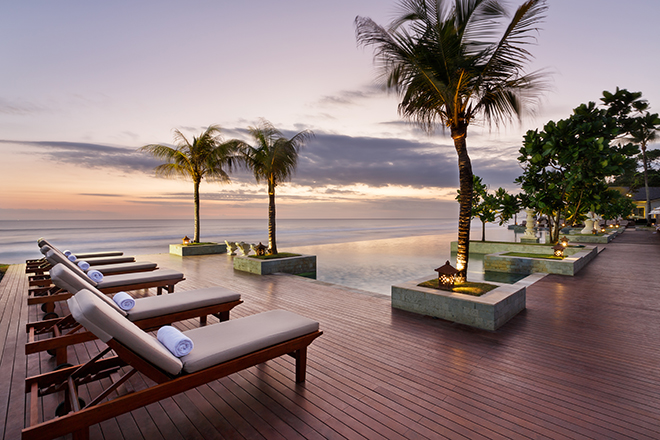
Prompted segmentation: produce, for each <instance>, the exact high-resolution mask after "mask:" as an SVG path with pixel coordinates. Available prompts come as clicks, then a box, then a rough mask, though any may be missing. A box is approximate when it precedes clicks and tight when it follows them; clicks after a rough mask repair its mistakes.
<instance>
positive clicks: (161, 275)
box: [96, 269, 183, 290]
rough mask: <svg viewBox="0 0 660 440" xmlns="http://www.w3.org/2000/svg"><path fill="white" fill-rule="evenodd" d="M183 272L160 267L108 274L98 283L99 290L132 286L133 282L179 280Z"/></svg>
mask: <svg viewBox="0 0 660 440" xmlns="http://www.w3.org/2000/svg"><path fill="white" fill-rule="evenodd" d="M182 279H183V274H182V273H181V272H177V271H175V270H170V269H158V270H156V271H154V272H138V273H124V274H120V275H108V276H107V277H104V278H103V280H101V282H100V283H98V284H97V285H96V288H97V289H99V290H103V289H108V288H111V287H123V286H130V285H131V284H141V283H154V282H159V281H168V280H170V281H179V280H182Z"/></svg>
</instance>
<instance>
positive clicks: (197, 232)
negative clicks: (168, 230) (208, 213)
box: [193, 180, 201, 243]
mask: <svg viewBox="0 0 660 440" xmlns="http://www.w3.org/2000/svg"><path fill="white" fill-rule="evenodd" d="M200 182H201V181H199V180H195V182H194V184H195V191H194V194H193V197H194V199H195V235H194V238H193V243H199V184H200Z"/></svg>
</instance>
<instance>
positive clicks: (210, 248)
mask: <svg viewBox="0 0 660 440" xmlns="http://www.w3.org/2000/svg"><path fill="white" fill-rule="evenodd" d="M226 252H227V245H225V244H220V243H212V244H195V245H192V246H191V245H185V244H171V245H170V254H174V255H180V256H182V257H188V256H190V255H210V254H224V253H226Z"/></svg>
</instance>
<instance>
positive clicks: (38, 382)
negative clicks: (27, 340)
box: [22, 331, 323, 440]
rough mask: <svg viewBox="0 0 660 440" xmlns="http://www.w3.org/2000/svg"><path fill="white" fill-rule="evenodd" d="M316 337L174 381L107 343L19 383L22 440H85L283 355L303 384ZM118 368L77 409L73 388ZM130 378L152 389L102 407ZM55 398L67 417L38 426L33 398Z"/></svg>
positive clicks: (305, 337)
mask: <svg viewBox="0 0 660 440" xmlns="http://www.w3.org/2000/svg"><path fill="white" fill-rule="evenodd" d="M322 334H323V332H321V331H315V332H312V333H309V334H307V335H303V336H300V337H298V338H294V339H291V340H289V341H285V342H282V343H280V344H276V345H273V346H270V347H267V348H264V349H262V350H259V351H255V352H253V353H250V354H247V355H245V356H241V357H238V358H236V359H232V360H230V361H227V362H223V363H221V364H218V365H214V366H212V367H209V368H207V369H204V370H201V371H198V372H195V373H191V374H185V373H183V374H181V375H179V376H176V377H172V376H171V375H169V374H167V373H165V372H163V371H162V370H160V369H158V368H156V367H155V366H154V365H153V364H151V363H150V362H148V361H146V360H145V359H143V358H142V357H140V356H139V355H138V354H136V353H134V352H133V351H132V350H130V349H128V348H127V347H125V346H124V345H122V344H121V343H119V342H118V341H116V340H114V339H111V340H110V341H108V349H107V350H104V351H102V352H101V353H99V355H97V356H96V357H95V358H93V359H91V360H90V361H89V362H87V363H86V364H84V365H77V366H74V367H70V368H66V369H62V370H57V371H53V372H51V373H45V374H42V375H39V376H34V377H30V378H27V379H26V380H25V392H26V394H29V395H30V406H29V408H30V409H29V414H28V427H26V428H25V429H24V430H23V432H22V439H23V440H48V439H53V438H57V437H60V436H63V435H65V434H68V433H72V434H73V438H74V439H75V440H86V439H88V438H89V427H90V426H92V425H95V424H97V423H100V422H102V421H104V420H108V419H111V418H114V417H117V416H119V415H121V414H124V413H127V412H129V411H133V410H135V409H138V408H141V407H143V406H145V405H149V404H152V403H155V402H158V401H159V400H162V399H165V398H167V397H170V396H173V395H176V394H179V393H182V392H184V391H187V390H190V389H192V388H196V387H198V386H201V385H204V384H205V383H208V382H211V381H213V380H217V379H220V378H222V377H225V376H228V375H230V374H233V373H236V372H238V371H241V370H244V369H246V368H249V367H252V366H254V365H258V364H261V363H263V362H266V361H268V360H271V359H274V358H276V357H280V356H283V355H285V354H288V355H291V356H293V357H294V358H295V360H296V382H297V383H301V382H304V381H305V376H306V370H307V347H308V346H309V345H310V344H311V343H312V342H313V341H314V339H316V338H318V337H319V336H321V335H322ZM110 349H112V350H114V351H115V353H116V354H117V356H113V357H110V358H105V359H103V358H102V357H103V356H105V355H106V354H107V353H108V352H109V350H110ZM124 365H129V367H128V368H130V369H129V371H127V372H126V373H124V374H123V376H121V377H120V378H119V379H118V380H115V381H113V383H112V384H111V385H110V386H108V387H107V388H105V390H104V391H102V392H101V393H100V394H99V395H98V396H96V397H94V398H93V399H92V401H91V402H90V403H88V404H87V405H86V406H85V407H84V408H80V406H79V402H78V386H79V385H83V384H85V383H89V382H91V381H95V380H99V379H102V378H108V377H111V375H113V374H115V373H117V372H118V369H119V368H120V367H122V366H124ZM135 372H139V373H141V374H143V375H144V376H146V377H148V378H149V379H151V380H152V381H154V382H155V383H156V384H155V385H153V386H151V387H149V388H146V389H143V390H140V391H135V392H132V393H128V394H124V395H121V396H118V397H116V398H114V399H112V400H107V401H105V399H107V398H108V397H109V396H110V395H112V393H113V392H115V391H117V389H118V388H119V387H120V386H121V385H122V384H124V383H125V382H126V381H127V380H128V378H130V376H132V375H133V374H135ZM55 392H63V393H64V396H65V402H66V405H68V406H69V408H70V409H72V411H71V412H69V413H68V414H67V415H64V416H61V417H57V418H54V419H51V420H47V421H42V422H41V423H39V397H40V396H42V395H46V394H51V393H55Z"/></svg>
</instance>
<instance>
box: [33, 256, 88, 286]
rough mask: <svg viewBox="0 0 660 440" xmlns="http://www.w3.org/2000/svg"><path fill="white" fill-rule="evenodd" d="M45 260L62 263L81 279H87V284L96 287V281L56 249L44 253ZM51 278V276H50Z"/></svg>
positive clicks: (51, 262) (54, 263)
mask: <svg viewBox="0 0 660 440" xmlns="http://www.w3.org/2000/svg"><path fill="white" fill-rule="evenodd" d="M46 260H48V262H49V263H50V264H52V265H53V266H55V265H56V264H62V265H64V266H66V267H68V268H69V269H71V271H72V272H73V273H75V274H76V275H78V276H79V277H80V278H82V279H83V280H85V281H87V282H88V283H89V284H91V285H92V286H94V287H96V286H98V283H97V282H96V281H93V280H92V279H91V278H90V277H88V276H87V274H86V273H85V272H84V271H83V270H82V269H81V268H80V267H78V265H77V264H76V263H74V262H73V261H70V260H69V259H68V258H67V257H66V256H65V255H64V254H63V253H61V252H59V251H56V250H50V251H48V253H47V254H46ZM51 278H52V276H51Z"/></svg>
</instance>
